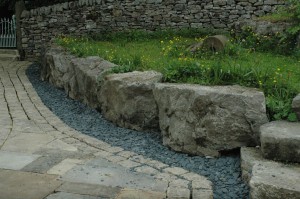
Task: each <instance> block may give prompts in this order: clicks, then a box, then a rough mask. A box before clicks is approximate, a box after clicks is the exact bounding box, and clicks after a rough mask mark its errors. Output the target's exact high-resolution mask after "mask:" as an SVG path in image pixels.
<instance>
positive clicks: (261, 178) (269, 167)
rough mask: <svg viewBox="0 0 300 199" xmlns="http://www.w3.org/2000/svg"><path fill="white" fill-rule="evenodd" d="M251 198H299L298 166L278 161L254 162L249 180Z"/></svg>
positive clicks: (299, 172) (299, 176)
mask: <svg viewBox="0 0 300 199" xmlns="http://www.w3.org/2000/svg"><path fill="white" fill-rule="evenodd" d="M250 196H251V198H253V199H270V198H272V199H280V198H288V199H299V198H300V167H299V166H297V165H283V164H280V163H275V162H274V163H264V164H255V165H254V167H253V171H252V178H251V180H250Z"/></svg>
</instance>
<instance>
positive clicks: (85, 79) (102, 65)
mask: <svg viewBox="0 0 300 199" xmlns="http://www.w3.org/2000/svg"><path fill="white" fill-rule="evenodd" d="M70 62H71V65H72V70H73V71H72V72H71V74H74V75H73V76H70V77H71V79H70V80H69V85H68V86H69V88H67V90H68V94H69V96H70V97H71V98H73V99H78V100H80V101H82V102H83V103H85V104H88V105H89V106H90V107H92V108H100V104H99V102H98V98H97V93H98V92H99V90H100V87H101V85H100V82H99V81H100V79H101V78H103V77H102V76H104V75H105V74H106V73H107V72H108V71H109V70H110V69H111V68H113V67H114V66H115V64H113V63H111V62H108V61H106V60H104V59H102V58H100V57H96V56H92V57H87V58H73V59H71V60H70Z"/></svg>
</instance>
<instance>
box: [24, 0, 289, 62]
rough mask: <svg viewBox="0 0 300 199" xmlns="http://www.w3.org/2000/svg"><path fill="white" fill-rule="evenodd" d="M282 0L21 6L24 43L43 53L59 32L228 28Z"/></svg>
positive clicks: (32, 53) (82, 0) (89, 0)
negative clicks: (23, 8)
mask: <svg viewBox="0 0 300 199" xmlns="http://www.w3.org/2000/svg"><path fill="white" fill-rule="evenodd" d="M283 4H284V1H283V0H164V1H163V0H125V1H120V0H77V1H72V2H66V3H62V4H57V5H53V6H48V7H41V8H37V9H33V10H29V11H23V13H22V18H21V30H22V47H23V49H24V51H25V56H26V57H27V58H31V57H37V56H39V55H41V53H42V49H43V47H44V46H47V45H48V44H49V41H51V40H53V38H55V37H56V36H58V35H62V34H64V35H69V34H72V35H76V36H82V35H85V34H88V33H98V32H101V31H121V30H128V29H144V30H155V29H165V28H190V27H191V28H215V29H231V28H232V27H233V26H234V24H235V23H236V22H238V21H242V20H245V19H252V18H255V17H257V16H261V15H264V14H266V13H269V12H272V11H273V10H274V9H276V7H277V6H278V5H283Z"/></svg>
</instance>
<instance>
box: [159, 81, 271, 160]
mask: <svg viewBox="0 0 300 199" xmlns="http://www.w3.org/2000/svg"><path fill="white" fill-rule="evenodd" d="M153 93H154V97H155V100H156V102H157V105H158V109H159V123H160V129H161V131H162V134H163V143H164V145H167V146H170V147H171V148H172V149H174V150H176V151H181V152H186V153H190V154H195V155H209V156H218V155H219V152H220V151H223V150H231V149H235V148H238V147H242V146H256V145H257V144H258V143H259V134H258V133H259V126H261V125H262V124H264V123H266V122H268V119H267V116H266V107H265V97H264V94H263V93H262V92H260V91H258V90H256V89H249V88H243V87H240V86H211V87H209V86H200V85H189V84H160V83H158V84H156V85H155V88H154V92H153Z"/></svg>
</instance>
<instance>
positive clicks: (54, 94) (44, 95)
mask: <svg viewBox="0 0 300 199" xmlns="http://www.w3.org/2000/svg"><path fill="white" fill-rule="evenodd" d="M26 74H27V76H28V78H29V80H30V81H31V83H32V85H33V87H34V88H35V90H36V91H37V93H38V95H39V96H40V98H41V99H42V101H43V103H44V104H45V105H46V106H47V107H48V108H49V109H50V110H52V111H53V113H55V114H56V115H57V116H58V117H59V118H61V119H62V120H63V121H64V122H65V123H66V124H68V125H69V126H71V127H72V128H74V129H76V130H78V131H80V132H82V133H84V134H87V135H90V136H93V137H96V138H98V139H99V140H102V141H105V142H107V143H109V144H111V145H112V146H119V147H122V148H124V149H125V150H128V151H133V152H135V153H138V154H140V155H143V156H145V157H148V158H152V159H155V160H158V161H161V162H163V163H165V164H168V165H171V166H176V167H181V168H184V169H186V170H189V171H192V172H195V173H198V174H200V175H203V176H206V177H207V178H208V179H209V180H210V181H212V183H213V189H214V199H235V198H236V199H244V198H249V188H248V186H247V185H246V184H245V183H244V182H243V181H242V179H241V169H240V158H239V153H232V154H227V155H224V156H222V157H220V158H204V157H200V156H189V155H187V154H182V153H177V152H174V151H172V150H170V149H169V148H168V147H166V146H163V145H162V138H161V136H160V134H159V133H155V132H153V133H142V132H137V131H133V130H129V129H124V128H120V127H117V126H116V125H114V124H112V123H111V122H109V121H107V120H105V119H104V118H103V117H102V115H101V114H100V113H99V112H97V111H96V110H94V109H91V108H89V107H87V106H86V105H84V104H82V103H80V102H78V101H76V100H72V99H70V98H68V97H67V95H66V93H65V92H64V90H61V89H57V88H55V87H54V86H52V85H51V84H49V83H48V82H43V81H41V80H40V78H39V77H40V66H39V65H38V64H32V65H31V66H29V68H28V69H27V71H26Z"/></svg>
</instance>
